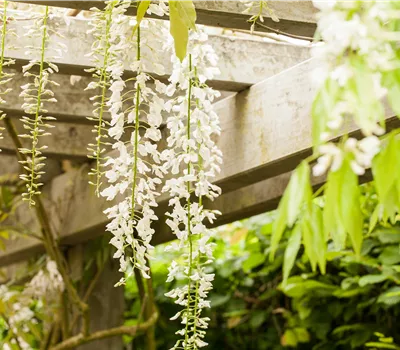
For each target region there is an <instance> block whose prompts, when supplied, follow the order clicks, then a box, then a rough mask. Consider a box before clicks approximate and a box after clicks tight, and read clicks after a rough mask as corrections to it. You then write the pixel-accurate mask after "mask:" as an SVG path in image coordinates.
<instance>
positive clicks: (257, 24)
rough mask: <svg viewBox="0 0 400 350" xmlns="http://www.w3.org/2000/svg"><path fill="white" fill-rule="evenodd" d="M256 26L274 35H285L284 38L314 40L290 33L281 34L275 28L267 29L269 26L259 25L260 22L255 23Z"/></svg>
mask: <svg viewBox="0 0 400 350" xmlns="http://www.w3.org/2000/svg"><path fill="white" fill-rule="evenodd" d="M256 26H260V27H262V28H265V29H268V30H270V31H271V32H274V33H276V34H281V35H285V36H288V37H290V38H294V39H300V40H307V41H313V40H314V38H312V37H309V36H302V35H295V34H290V33H286V32H282V31H281V30H279V29H275V28H272V27H269V26H267V25H265V24H263V23H260V22H257V23H256Z"/></svg>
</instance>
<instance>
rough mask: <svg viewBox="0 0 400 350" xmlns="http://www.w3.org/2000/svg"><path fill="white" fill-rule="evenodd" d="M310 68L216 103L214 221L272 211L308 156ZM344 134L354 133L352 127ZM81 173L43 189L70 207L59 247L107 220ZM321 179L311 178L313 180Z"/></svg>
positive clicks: (23, 252) (165, 233)
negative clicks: (221, 160)
mask: <svg viewBox="0 0 400 350" xmlns="http://www.w3.org/2000/svg"><path fill="white" fill-rule="evenodd" d="M315 66H316V63H315V62H314V61H312V60H310V61H306V62H304V63H302V64H300V65H298V66H296V67H293V68H292V69H289V70H287V71H285V72H282V73H281V74H278V75H277V76H274V77H271V78H269V79H267V80H266V81H264V82H261V83H259V84H256V85H254V86H253V87H251V88H250V89H248V90H247V91H245V92H242V93H240V94H237V96H233V97H228V98H227V99H225V100H222V101H220V102H218V103H217V110H218V112H219V114H220V117H221V122H222V130H223V131H222V134H221V136H220V137H219V139H218V140H217V142H218V144H219V146H220V148H221V149H222V151H223V153H224V155H225V164H224V166H223V170H222V173H221V174H220V175H219V176H218V178H217V181H216V182H217V183H219V184H220V185H221V187H222V189H223V195H222V196H221V197H220V198H219V199H217V200H216V201H215V202H214V203H209V205H210V206H211V207H212V208H215V209H219V210H220V211H222V213H223V215H222V216H221V217H220V218H219V219H218V221H217V222H216V225H219V224H221V223H227V222H231V221H234V220H237V219H239V218H243V217H245V216H248V215H253V214H257V213H260V212H263V211H267V210H271V209H273V208H275V207H276V205H277V203H278V201H279V198H280V196H281V195H282V193H283V191H284V189H285V187H286V184H287V181H288V179H289V175H288V174H287V173H288V172H289V171H290V170H292V169H293V168H294V167H296V166H297V164H298V163H299V162H300V161H301V160H302V159H304V157H306V156H307V155H308V154H310V152H311V147H312V139H311V118H310V108H311V103H312V100H313V96H314V89H313V88H312V87H311V84H310V72H311V70H312V69H313V68H314V67H315ZM386 115H387V118H386V121H387V125H388V126H389V128H393V127H396V126H398V125H399V120H398V118H397V117H393V115H394V114H393V112H392V111H390V109H387V110H386ZM341 132H342V133H343V132H350V133H351V134H353V135H354V136H356V137H357V136H359V130H357V128H356V127H355V126H354V125H352V124H349V125H346V126H345V128H344V129H343V130H342V131H341ZM86 174H87V169H82V170H81V172H74V173H72V174H64V175H62V176H59V177H57V178H55V179H54V180H53V181H52V183H51V185H49V186H47V187H46V186H45V187H46V188H47V191H48V192H45V193H47V195H48V197H49V198H50V199H51V202H60V203H69V204H68V205H67V204H65V207H66V208H67V209H66V210H67V211H60V210H57V211H55V213H58V214H57V215H59V216H60V217H61V218H64V220H63V222H62V223H58V224H55V225H58V226H56V227H58V229H57V232H59V233H60V242H61V243H62V244H67V245H68V244H76V243H78V242H82V241H85V240H88V239H91V238H94V237H96V236H97V235H99V234H102V233H103V232H104V228H105V225H106V223H107V219H106V218H105V216H104V215H103V214H102V212H103V210H104V209H106V208H107V207H109V206H110V204H111V203H109V202H106V201H105V200H104V199H99V198H97V197H96V196H95V195H94V194H93V189H92V188H90V187H89V186H88V185H87V175H86ZM71 176H73V178H71ZM323 181H324V179H314V185H315V186H319V185H320V184H322V183H323ZM66 184H69V187H68V188H65V186H66ZM64 197H67V198H69V199H68V201H66V200H65V199H63V198H64ZM60 198H61V199H60ZM117 200H118V199H117ZM206 205H208V204H206ZM167 209H168V198H167V197H161V198H160V199H159V207H158V209H157V212H158V215H159V217H160V222H159V224H158V225H157V226H156V228H157V229H156V232H157V233H156V236H155V238H154V243H155V244H158V243H161V242H164V241H166V240H169V239H171V238H172V236H171V234H170V233H169V230H168V229H167V228H166V226H165V224H164V222H165V220H164V219H163V216H164V214H165V212H166V211H167ZM24 213H25V214H26V210H25V211H24ZM54 216H55V215H54ZM52 217H53V215H52ZM38 249H40V247H39V245H38V243H36V246H35V245H33V244H27V243H21V244H12V245H11V246H10V247H9V249H8V250H7V252H5V253H0V265H1V264H7V263H12V262H14V261H17V260H18V259H23V258H25V257H27V256H28V255H29V253H30V252H32V251H38Z"/></svg>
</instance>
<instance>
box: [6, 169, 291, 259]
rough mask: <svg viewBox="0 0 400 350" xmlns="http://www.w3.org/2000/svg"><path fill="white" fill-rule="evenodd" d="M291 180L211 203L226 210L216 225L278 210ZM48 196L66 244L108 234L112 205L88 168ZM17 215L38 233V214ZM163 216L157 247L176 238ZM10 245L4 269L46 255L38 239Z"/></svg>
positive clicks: (56, 182)
mask: <svg viewBox="0 0 400 350" xmlns="http://www.w3.org/2000/svg"><path fill="white" fill-rule="evenodd" d="M288 179H289V175H288V174H284V175H281V176H279V177H276V178H273V179H268V180H265V181H263V182H260V183H258V184H256V185H250V186H248V187H247V188H243V189H241V190H238V191H233V192H230V193H227V194H224V195H222V196H221V197H220V198H219V199H217V200H216V201H215V202H214V203H207V205H209V206H211V207H212V208H218V209H219V210H223V215H222V216H221V217H220V218H218V220H217V221H216V222H215V225H214V226H217V225H221V224H225V223H229V222H232V221H234V220H238V219H240V218H242V217H244V216H243V215H245V216H251V215H255V214H259V213H261V212H265V211H267V210H270V209H273V208H275V206H276V204H277V203H278V201H279V198H280V196H281V194H282V192H283V191H284V189H285V187H286V184H287V181H288ZM44 195H45V198H46V200H45V203H46V205H47V207H48V208H50V209H49V210H50V213H51V218H52V224H53V227H55V228H56V232H57V235H58V237H59V241H60V243H61V244H62V245H65V246H70V245H75V244H79V243H82V242H85V241H87V240H89V239H93V238H96V237H98V236H99V235H102V234H104V232H105V226H106V224H107V222H108V220H107V218H106V216H105V214H103V210H105V209H106V208H108V207H109V206H110V205H111V203H110V202H107V201H105V200H104V199H102V198H97V197H96V196H95V195H94V194H93V189H92V188H91V187H89V186H88V185H87V175H86V169H82V170H76V171H72V172H70V173H66V174H63V175H60V176H59V177H58V178H55V179H53V181H52V182H51V184H48V185H45V189H44ZM56 203H58V204H57V205H56ZM166 207H167V202H165V201H164V202H163V203H160V208H162V209H161V210H165V208H166ZM158 211H160V210H158ZM16 215H17V220H18V221H19V222H20V223H21V224H22V225H23V226H24V227H29V228H31V229H32V230H37V223H36V220H35V218H34V217H33V215H34V213H33V212H32V211H30V210H29V209H28V208H27V207H24V206H23V207H21V208H20V209H19V210H18V211H17V214H16ZM159 215H160V223H158V224H156V225H155V228H156V235H155V238H154V242H153V243H154V244H160V243H163V242H167V241H169V240H171V239H173V236H172V234H171V233H170V231H169V229H168V227H167V226H166V225H165V224H164V223H163V221H164V220H163V218H164V215H163V213H159ZM6 246H7V248H6V250H5V251H0V266H4V265H8V264H12V263H15V262H17V261H21V260H24V259H27V258H29V257H30V256H32V255H33V254H37V253H41V252H44V248H43V247H42V245H41V243H40V242H39V241H37V240H35V239H26V238H17V239H16V240H13V241H8V242H7V243H6Z"/></svg>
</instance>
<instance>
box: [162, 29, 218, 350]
mask: <svg viewBox="0 0 400 350" xmlns="http://www.w3.org/2000/svg"><path fill="white" fill-rule="evenodd" d="M206 40H207V35H206V34H205V33H202V32H201V31H199V32H197V33H192V34H191V41H190V46H191V47H189V49H188V53H189V55H188V57H186V58H185V59H184V60H183V62H182V63H181V62H180V61H179V60H178V59H177V58H176V57H175V56H173V64H174V71H173V74H172V76H171V78H170V82H171V84H170V85H169V86H168V87H164V90H165V93H166V94H167V95H168V96H172V94H173V93H175V90H176V91H177V92H179V93H182V95H181V94H179V95H178V97H175V98H172V99H171V100H170V101H168V102H167V109H168V111H169V112H170V113H171V116H170V117H169V118H168V120H167V127H168V130H169V132H170V135H169V137H168V139H167V141H168V149H167V150H165V151H164V152H163V154H162V158H163V160H164V161H165V168H166V170H168V171H170V172H171V173H172V174H174V175H177V174H180V177H177V178H173V179H170V180H167V181H166V183H165V186H164V188H163V191H164V192H169V194H170V195H171V197H172V198H171V199H170V201H169V204H170V205H171V206H173V209H172V212H170V213H168V214H167V215H168V216H169V219H168V220H167V224H168V225H169V226H170V228H171V230H172V232H173V233H174V234H175V235H176V237H177V238H178V240H179V242H178V243H176V242H174V243H172V244H171V245H169V246H168V247H167V249H168V250H176V251H179V252H181V257H182V260H179V261H173V262H172V264H171V266H170V268H169V274H168V280H167V282H170V281H173V280H175V279H176V280H181V282H183V283H184V285H183V286H178V287H176V288H175V289H173V290H171V291H170V292H168V293H167V294H166V295H167V296H168V297H171V298H174V299H175V303H177V304H179V305H181V306H182V307H183V310H182V311H180V312H178V314H176V315H175V316H174V317H173V318H172V319H177V318H179V317H180V318H181V319H182V324H183V325H184V328H183V329H181V330H180V331H178V332H177V334H179V335H181V336H182V338H181V339H180V340H178V341H177V342H176V344H175V346H174V349H198V348H200V347H203V346H205V345H207V343H206V342H205V341H204V339H203V338H204V336H205V329H206V328H207V324H208V321H209V320H208V318H207V317H202V316H201V313H202V309H204V308H206V307H210V302H209V301H208V300H207V295H208V292H209V291H210V290H211V288H212V280H213V279H214V274H212V273H210V271H209V270H208V269H207V265H208V264H209V263H210V262H211V261H212V259H213V256H212V250H213V243H212V242H211V238H212V231H211V230H210V229H208V228H207V227H206V224H207V223H208V222H211V223H212V222H213V221H214V220H215V216H216V214H218V212H216V211H211V210H207V209H206V208H204V206H203V198H208V199H210V200H213V199H214V198H216V197H217V196H218V195H219V194H220V189H219V188H218V187H217V186H215V185H213V184H212V181H213V179H214V178H215V176H216V174H217V173H218V172H219V171H220V164H221V163H222V155H221V152H220V150H219V149H218V148H217V146H216V145H215V142H214V141H213V135H218V134H219V133H220V127H219V120H218V116H217V115H216V113H215V112H214V111H213V107H212V101H213V100H214V98H215V97H217V96H218V95H219V92H217V91H214V90H213V89H211V88H210V87H208V86H207V85H206V81H207V80H209V79H212V78H213V77H214V75H215V74H217V73H218V68H216V64H217V57H216V55H215V53H214V51H213V49H212V47H211V46H210V45H207V44H206V43H205V42H206ZM182 280H183V281H182Z"/></svg>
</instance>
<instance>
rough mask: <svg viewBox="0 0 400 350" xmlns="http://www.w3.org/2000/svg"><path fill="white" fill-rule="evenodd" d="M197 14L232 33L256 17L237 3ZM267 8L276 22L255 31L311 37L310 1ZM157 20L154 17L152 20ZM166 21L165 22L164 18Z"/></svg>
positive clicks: (213, 5) (201, 8) (86, 6)
mask: <svg viewBox="0 0 400 350" xmlns="http://www.w3.org/2000/svg"><path fill="white" fill-rule="evenodd" d="M17 2H27V3H33V4H40V5H49V6H57V7H65V8H75V9H80V10H90V9H91V8H92V7H98V8H102V7H103V6H104V4H103V3H102V2H100V1H17ZM194 3H195V7H196V11H197V23H199V24H204V25H209V26H214V27H222V28H233V29H245V30H248V29H249V23H248V22H247V20H248V19H249V17H250V16H251V15H253V14H256V13H257V8H256V7H255V8H254V9H253V10H252V11H250V13H249V14H243V10H244V9H245V8H246V7H245V6H244V5H243V4H242V3H241V2H239V1H221V0H219V1H215V0H208V1H207V0H206V1H195V2H194ZM268 5H269V6H270V8H271V9H273V10H274V12H275V14H276V16H277V17H278V18H279V19H280V21H279V22H274V21H273V20H272V19H271V18H270V17H269V15H268V13H265V21H264V24H265V25H266V26H267V27H269V28H270V29H268V28H265V27H261V26H257V27H256V30H257V31H260V32H271V31H279V32H284V33H289V34H295V35H301V36H307V37H312V36H313V35H314V32H315V29H316V24H315V13H316V12H317V10H316V9H315V7H314V6H313V5H312V2H311V1H309V0H305V1H304V0H280V1H279V0H278V1H268ZM128 14H130V15H135V14H136V9H135V8H131V9H130V10H129V12H128ZM152 17H155V18H160V17H157V16H154V15H153V16H152ZM164 19H165V18H164Z"/></svg>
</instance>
